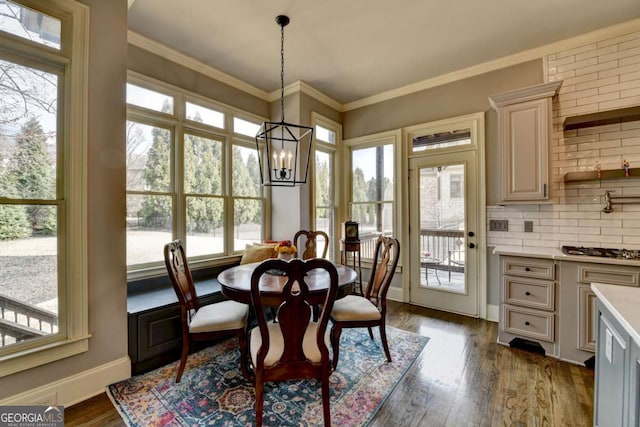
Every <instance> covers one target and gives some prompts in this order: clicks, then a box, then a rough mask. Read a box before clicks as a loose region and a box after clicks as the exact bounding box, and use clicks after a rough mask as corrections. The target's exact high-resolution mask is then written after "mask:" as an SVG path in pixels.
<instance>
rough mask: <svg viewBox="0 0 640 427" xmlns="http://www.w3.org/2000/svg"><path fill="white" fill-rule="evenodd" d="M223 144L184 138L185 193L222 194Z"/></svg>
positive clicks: (193, 136) (188, 137) (197, 137)
mask: <svg viewBox="0 0 640 427" xmlns="http://www.w3.org/2000/svg"><path fill="white" fill-rule="evenodd" d="M222 166H223V165H222V142H220V141H216V140H214V139H209V138H203V137H200V136H195V135H189V134H186V135H185V136H184V191H185V192H187V193H192V194H193V193H195V194H211V195H214V194H215V195H220V194H222V169H223V167H222Z"/></svg>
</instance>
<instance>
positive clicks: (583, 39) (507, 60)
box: [342, 19, 640, 112]
mask: <svg viewBox="0 0 640 427" xmlns="http://www.w3.org/2000/svg"><path fill="white" fill-rule="evenodd" d="M638 28H640V19H634V20H632V21H627V22H623V23H622V24H618V25H613V26H610V27H605V28H601V29H599V30H595V31H592V32H590V33H586V34H582V35H579V36H576V37H572V38H569V39H565V40H561V41H559V42H555V43H551V44H547V45H544V46H540V47H537V48H533V49H529V50H525V51H522V52H518V53H515V54H513V55H509V56H505V57H502V58H499V59H496V60H493V61H489V62H485V63H483V64H478V65H474V66H471V67H469V68H464V69H462V70H458V71H453V72H451V73H448V74H443V75H441V76H437V77H433V78H430V79H426V80H423V81H421V82H417V83H413V84H410V85H407V86H403V87H400V88H397V89H392V90H389V91H386V92H382V93H379V94H377V95H373V96H370V97H368V98H363V99H360V100H357V101H353V102H349V103H346V104H344V105H343V109H342V112H345V111H349V110H355V109H357V108H362V107H366V106H368V105H372V104H377V103H379V102H383V101H388V100H390V99H393V98H398V97H400V96H404V95H410V94H412V93H415V92H419V91H422V90H426V89H430V88H433V87H436V86H441V85H444V84H447V83H452V82H455V81H458V80H462V79H467V78H470V77H474V76H478V75H480V74H484V73H488V72H490V71H496V70H499V69H502V68H506V67H510V66H513V65H517V64H521V63H523V62H527V61H531V60H534V59H540V58H544V57H545V56H547V55H550V54H552V53H556V52H559V51H562V50H567V49H571V48H574V47H578V46H582V45H585V44H589V43H593V42H594V41H598V40H602V39H606V38H610V37H614V36H617V35H620V34H624V33H627V32H634V31H638ZM545 79H546V78H545Z"/></svg>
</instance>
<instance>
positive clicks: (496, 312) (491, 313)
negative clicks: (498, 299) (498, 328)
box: [487, 304, 500, 322]
mask: <svg viewBox="0 0 640 427" xmlns="http://www.w3.org/2000/svg"><path fill="white" fill-rule="evenodd" d="M487 320H488V321H490V322H498V321H499V320H500V306H499V305H495V304H487Z"/></svg>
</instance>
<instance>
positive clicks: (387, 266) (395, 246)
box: [364, 235, 400, 316]
mask: <svg viewBox="0 0 640 427" xmlns="http://www.w3.org/2000/svg"><path fill="white" fill-rule="evenodd" d="M399 258H400V242H399V241H398V239H396V238H393V237H386V236H382V235H381V236H380V237H378V240H376V245H375V250H374V252H373V259H374V263H373V265H372V268H371V275H370V276H369V282H368V283H367V287H366V289H365V291H364V296H365V298H367V299H369V300H370V301H371V302H372V303H374V304H375V305H376V307H378V308H379V309H380V311H381V312H382V313H383V316H384V313H385V312H386V306H387V291H389V286H391V280H392V279H393V275H394V273H395V271H396V267H397V266H398V259H399Z"/></svg>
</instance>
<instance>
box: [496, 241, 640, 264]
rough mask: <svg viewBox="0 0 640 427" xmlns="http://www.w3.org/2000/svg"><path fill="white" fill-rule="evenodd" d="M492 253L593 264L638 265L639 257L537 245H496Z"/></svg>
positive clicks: (639, 262)
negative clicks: (569, 252) (575, 252)
mask: <svg viewBox="0 0 640 427" xmlns="http://www.w3.org/2000/svg"><path fill="white" fill-rule="evenodd" d="M493 253H494V254H497V255H509V256H526V257H533V258H546V259H553V260H556V261H578V262H591V263H595V264H609V265H612V264H615V265H630V266H634V267H640V259H622V258H606V257H597V256H584V255H567V254H564V253H562V250H561V249H559V248H543V247H537V246H496V247H494V248H493Z"/></svg>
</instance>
